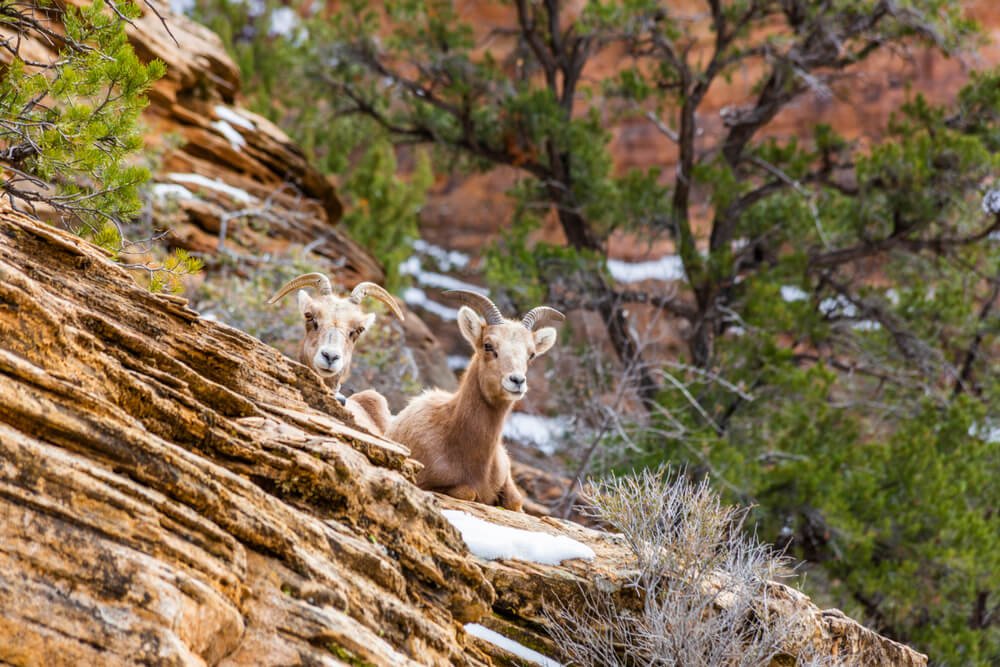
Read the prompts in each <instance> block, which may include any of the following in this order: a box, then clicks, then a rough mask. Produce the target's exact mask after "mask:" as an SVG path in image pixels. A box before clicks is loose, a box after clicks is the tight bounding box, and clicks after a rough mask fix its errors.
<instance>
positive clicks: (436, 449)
mask: <svg viewBox="0 0 1000 667" xmlns="http://www.w3.org/2000/svg"><path fill="white" fill-rule="evenodd" d="M446 294H448V295H450V296H453V297H455V298H456V299H458V300H460V301H462V302H463V303H465V304H468V306H472V308H469V307H468V306H462V308H461V309H460V310H459V311H458V327H459V330H460V331H461V332H462V336H464V337H465V339H466V340H467V341H468V342H469V344H470V345H472V347H473V349H474V350H475V352H474V353H473V355H472V359H471V361H470V362H469V367H468V369H467V370H466V371H465V375H464V376H463V377H462V382H461V384H460V385H459V388H458V391H456V392H455V393H450V392H447V391H442V390H440V389H432V390H430V391H427V392H425V393H424V394H422V395H420V396H418V397H417V398H415V399H413V400H412V401H410V404H409V405H407V406H406V408H405V409H404V410H403V411H402V412H400V413H399V414H398V415H396V418H395V419H394V420H393V421H392V425H391V426H390V427H389V430H388V432H387V433H386V435H387V436H388V437H389V438H391V439H393V440H395V441H397V442H401V443H403V444H404V445H406V446H407V447H409V448H410V451H411V455H412V456H413V458H415V459H416V460H418V461H420V462H421V463H422V464H423V465H424V468H423V470H421V471H420V472H419V473H418V474H417V484H418V485H419V486H420V487H421V488H423V489H430V490H432V491H440V492H442V493H446V494H448V495H450V496H454V497H455V498H460V499H462V500H477V501H479V502H481V503H487V504H491V505H492V504H495V503H497V502H498V501H499V502H500V503H501V504H502V505H503V506H504V507H506V508H507V509H511V510H515V511H520V510H521V504H522V497H521V493H520V491H518V489H517V487H516V486H515V484H514V480H513V479H512V478H511V474H510V458H509V457H508V456H507V451H506V450H505V449H504V446H503V442H502V438H501V435H502V432H503V423H504V420H505V419H506V418H507V414H508V413H509V412H510V410H511V408H512V407H513V406H514V403H516V402H517V401H518V400H520V399H522V398H524V395H525V393H527V391H528V381H527V378H526V377H525V374H526V373H527V370H528V363H529V362H530V361H531V360H532V359H534V358H535V357H537V356H538V355H541V354H544V353H545V352H547V351H548V350H549V349H550V348H551V347H552V346H553V344H555V342H556V330H555V329H553V328H552V327H545V328H543V329H539V330H538V331H535V330H534V329H535V326H536V325H537V324H540V323H542V322H543V321H544V320H547V319H552V320H563V319H565V318H564V317H563V314H562V313H560V312H559V311H557V310H555V309H553V308H548V307H545V306H541V307H539V308H534V309H533V310H531V311H530V312H529V313H528V314H527V315H525V316H524V319H522V320H521V321H520V322H517V321H514V320H508V319H505V318H504V317H503V315H501V314H500V310H499V309H498V308H497V307H496V305H494V303H493V302H492V301H490V300H489V299H488V298H486V297H485V296H483V295H481V294H477V293H475V292H469V291H466V290H452V291H449V292H446ZM473 308H475V309H476V310H475V311H474V310H473ZM476 311H478V312H479V313H480V314H482V316H483V317H484V318H485V319H486V321H485V322H483V320H482V319H480V317H479V315H478V314H477V313H476Z"/></svg>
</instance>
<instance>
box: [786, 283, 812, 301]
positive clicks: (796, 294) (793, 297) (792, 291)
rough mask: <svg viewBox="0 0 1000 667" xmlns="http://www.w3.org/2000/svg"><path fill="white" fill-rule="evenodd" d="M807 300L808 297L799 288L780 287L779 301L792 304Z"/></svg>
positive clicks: (792, 286)
mask: <svg viewBox="0 0 1000 667" xmlns="http://www.w3.org/2000/svg"><path fill="white" fill-rule="evenodd" d="M808 298H809V295H808V294H807V293H806V291H805V290H804V289H802V288H801V287H797V286H795V285H782V286H781V300H782V301H784V302H786V303H792V302H794V301H805V300H806V299H808Z"/></svg>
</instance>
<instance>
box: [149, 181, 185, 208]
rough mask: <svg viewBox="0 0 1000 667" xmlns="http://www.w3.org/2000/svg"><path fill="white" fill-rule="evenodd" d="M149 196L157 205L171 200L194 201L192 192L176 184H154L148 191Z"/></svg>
mask: <svg viewBox="0 0 1000 667" xmlns="http://www.w3.org/2000/svg"><path fill="white" fill-rule="evenodd" d="M149 194H150V196H151V197H152V198H153V201H155V202H156V203H158V204H161V203H163V202H165V201H168V200H171V199H176V200H180V199H194V193H193V192H191V191H190V190H188V189H187V188H186V187H184V186H183V185H177V184H176V183H154V184H153V186H152V187H150V189H149Z"/></svg>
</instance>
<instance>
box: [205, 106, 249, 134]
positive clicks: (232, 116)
mask: <svg viewBox="0 0 1000 667" xmlns="http://www.w3.org/2000/svg"><path fill="white" fill-rule="evenodd" d="M214 111H215V116H216V118H218V119H219V120H224V121H226V122H227V123H229V124H230V125H235V126H236V127H242V128H243V129H244V130H251V131H253V130H254V124H253V123H252V122H251V121H250V119H249V118H245V117H244V116H243V115H242V114H240V112H238V111H236V110H235V109H230V108H229V107H227V106H224V105H222V104H217V105H215V109H214Z"/></svg>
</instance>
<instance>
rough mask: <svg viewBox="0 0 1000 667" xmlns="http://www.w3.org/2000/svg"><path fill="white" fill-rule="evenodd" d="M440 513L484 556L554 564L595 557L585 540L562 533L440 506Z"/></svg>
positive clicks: (470, 547) (475, 551)
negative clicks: (513, 525) (503, 523)
mask: <svg viewBox="0 0 1000 667" xmlns="http://www.w3.org/2000/svg"><path fill="white" fill-rule="evenodd" d="M441 513H442V514H444V516H445V518H446V519H448V521H449V522H451V525H453V526H454V527H455V528H456V529H457V530H458V532H459V533H461V534H462V539H463V540H465V544H466V545H467V546H468V547H469V551H470V552H472V554H473V555H476V556H479V557H480V558H483V559H485V560H497V559H498V558H502V559H517V560H524V561H529V562H533V563H542V564H543V565H558V564H559V563H561V562H563V561H564V560H570V559H572V558H583V559H585V560H593V559H594V558H595V557H596V554H595V553H594V550H593V549H591V548H590V547H588V546H587V545H586V544H583V543H581V542H577V541H576V540H574V539H573V538H570V537H566V536H565V535H549V534H548V533H537V532H532V531H530V530H520V529H519V528H510V527H508V526H501V525H498V524H495V523H490V522H489V521H483V520H482V519H478V518H476V517H474V516H472V515H471V514H469V513H468V512H462V511H459V510H442V512H441Z"/></svg>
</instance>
